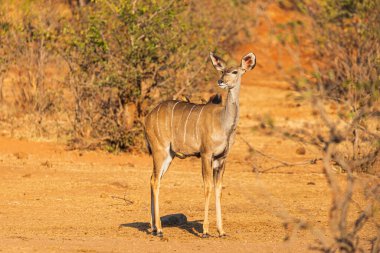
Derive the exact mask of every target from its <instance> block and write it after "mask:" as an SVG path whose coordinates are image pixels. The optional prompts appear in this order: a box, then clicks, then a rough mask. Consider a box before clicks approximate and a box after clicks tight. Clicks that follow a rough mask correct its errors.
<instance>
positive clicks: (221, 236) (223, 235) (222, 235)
mask: <svg viewBox="0 0 380 253" xmlns="http://www.w3.org/2000/svg"><path fill="white" fill-rule="evenodd" d="M226 237H228V235H227V234H226V233H222V234H220V235H219V238H226Z"/></svg>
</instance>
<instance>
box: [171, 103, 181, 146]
mask: <svg viewBox="0 0 380 253" xmlns="http://www.w3.org/2000/svg"><path fill="white" fill-rule="evenodd" d="M179 102H181V101H177V103H175V104H174V106H173V109H172V118H171V121H170V131H172V143H174V138H173V137H174V136H173V116H174V108H175V107H176V105H177V104H178V103H179Z"/></svg>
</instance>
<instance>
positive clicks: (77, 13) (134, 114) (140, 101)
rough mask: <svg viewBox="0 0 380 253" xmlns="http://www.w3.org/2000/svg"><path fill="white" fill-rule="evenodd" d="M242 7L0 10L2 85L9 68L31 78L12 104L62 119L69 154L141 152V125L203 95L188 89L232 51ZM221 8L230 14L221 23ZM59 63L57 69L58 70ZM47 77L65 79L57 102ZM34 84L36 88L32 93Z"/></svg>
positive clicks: (226, 0)
mask: <svg viewBox="0 0 380 253" xmlns="http://www.w3.org/2000/svg"><path fill="white" fill-rule="evenodd" d="M246 2H247V1H232V0H221V1H216V0H215V1H200V2H199V1H174V0H172V1H163V0H159V1H150V0H143V1H128V0H107V1H105V0H98V1H63V0H62V1H57V2H54V3H51V2H49V3H46V2H45V1H43V0H36V1H26V2H22V3H21V2H17V1H16V2H15V3H14V4H11V5H6V4H0V12H3V15H2V16H1V23H0V24H1V26H0V31H1V33H0V34H1V35H0V36H2V37H1V41H0V51H1V52H3V53H4V54H1V56H0V57H1V62H2V63H6V64H2V65H1V70H0V73H2V74H1V76H0V81H1V80H3V78H4V77H9V76H10V75H12V73H11V72H12V68H15V69H17V70H18V71H19V72H20V73H21V76H23V75H25V76H27V73H31V74H32V75H34V77H33V78H25V79H23V80H24V81H23V83H22V84H20V85H19V90H20V91H22V92H20V94H22V96H23V97H22V96H21V95H20V98H18V99H16V101H20V102H22V103H23V104H25V106H24V107H29V108H30V110H28V111H27V112H28V113H35V112H36V111H37V110H38V111H41V112H44V113H45V112H48V111H49V112H52V113H57V114H59V113H61V112H65V113H68V114H69V118H70V121H71V127H69V128H71V130H70V133H71V134H70V135H71V137H70V139H71V142H70V143H71V144H73V147H78V148H83V147H98V146H103V147H105V148H106V149H107V150H111V151H112V150H118V149H122V150H130V149H131V148H137V149H139V148H140V147H143V146H145V145H143V138H142V123H141V121H142V118H143V117H144V115H145V114H146V112H147V111H149V110H150V109H152V108H153V107H154V106H155V105H156V104H157V102H158V101H161V100H163V99H168V98H177V97H178V96H179V95H180V94H184V95H192V94H195V92H196V91H199V90H202V89H203V90H204V89H206V87H207V86H203V87H202V86H200V85H194V84H196V83H205V81H207V80H208V79H209V78H210V75H209V74H208V72H207V71H206V70H207V68H208V67H207V65H206V62H207V59H208V53H209V51H214V50H216V48H220V47H221V48H226V49H228V48H231V47H233V46H234V45H236V43H237V39H236V38H237V36H236V35H237V34H238V33H240V31H241V30H242V28H243V27H244V26H243V24H244V23H246V21H245V20H244V19H243V18H244V16H242V15H241V13H240V12H238V10H239V9H240V6H241V5H243V4H246ZM17 4H19V6H22V8H20V9H18V8H17V7H16V6H17ZM222 6H224V7H226V6H228V7H230V11H229V12H227V13H225V15H223V17H222V16H221V15H219V13H220V12H221V11H222V8H223V7H222ZM5 13H7V15H5ZM9 13H13V14H15V15H11V14H9ZM15 17H16V18H15ZM14 45H16V46H14ZM27 50H29V51H27ZM31 52H33V53H31ZM3 55H4V57H3ZM30 56H33V59H29V58H30ZM41 56H43V57H41ZM28 57H29V58H28ZM20 59H21V61H20ZM62 59H63V60H64V62H65V63H66V66H64V67H62V66H61V65H60V64H58V62H62ZM16 62H17V64H15V63H16ZM12 64H13V65H12ZM13 66H14V67H13ZM47 67H48V68H52V69H57V71H58V72H61V73H60V74H58V75H61V76H65V80H66V81H65V82H64V83H63V85H64V87H63V89H62V88H61V89H60V90H62V93H58V92H57V91H58V90H59V89H57V88H58V86H57V85H51V83H54V82H55V79H57V76H52V75H46V68H47ZM24 71H25V72H24ZM211 73H213V72H211ZM61 76H59V78H61ZM34 80H37V86H38V87H40V88H37V89H35V88H34V87H35V86H36V85H35V83H36V82H35V81H34ZM1 84H2V83H1V82H0V95H1V94H2V93H1V91H2V89H1V86H2V85H1ZM45 84H48V85H45ZM61 84H62V83H61ZM37 91H38V92H37ZM25 94H26V95H25ZM28 94H33V95H31V96H29V95H28ZM29 97H30V99H29ZM190 97H191V96H190ZM0 98H1V96H0ZM45 100H46V101H45ZM61 102H63V103H61ZM18 107H19V108H20V110H23V108H22V107H21V106H18ZM37 108H39V109H37ZM59 110H61V111H60V112H58V111H59ZM24 113H25V112H24ZM41 117H45V116H41ZM57 117H58V118H59V116H57Z"/></svg>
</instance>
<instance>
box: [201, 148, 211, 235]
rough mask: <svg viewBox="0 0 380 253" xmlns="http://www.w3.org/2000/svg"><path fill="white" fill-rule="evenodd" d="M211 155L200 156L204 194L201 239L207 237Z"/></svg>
mask: <svg viewBox="0 0 380 253" xmlns="http://www.w3.org/2000/svg"><path fill="white" fill-rule="evenodd" d="M211 157H212V155H202V176H203V184H204V192H205V218H204V220H203V234H202V238H207V237H209V231H208V229H209V220H208V209H209V204H210V197H211V191H212V164H211V163H212V160H211Z"/></svg>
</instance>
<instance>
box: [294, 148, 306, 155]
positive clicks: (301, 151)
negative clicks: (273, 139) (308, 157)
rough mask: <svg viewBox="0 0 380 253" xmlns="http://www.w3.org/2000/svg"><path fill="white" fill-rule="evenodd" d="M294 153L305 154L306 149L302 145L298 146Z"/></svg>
mask: <svg viewBox="0 0 380 253" xmlns="http://www.w3.org/2000/svg"><path fill="white" fill-rule="evenodd" d="M296 153H297V154H299V155H304V154H306V149H305V148H304V147H299V148H297V149H296Z"/></svg>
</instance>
